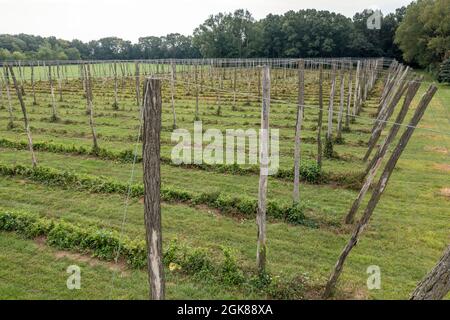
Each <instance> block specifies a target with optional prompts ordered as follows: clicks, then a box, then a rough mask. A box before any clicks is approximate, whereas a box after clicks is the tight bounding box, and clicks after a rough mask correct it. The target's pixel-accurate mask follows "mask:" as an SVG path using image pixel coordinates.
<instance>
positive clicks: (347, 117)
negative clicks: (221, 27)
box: [344, 62, 353, 131]
mask: <svg viewBox="0 0 450 320" xmlns="http://www.w3.org/2000/svg"><path fill="white" fill-rule="evenodd" d="M352 71H353V63H352V62H350V63H349V69H348V96H347V112H346V114H345V127H344V130H345V131H350V106H351V104H352V73H353V72H352Z"/></svg>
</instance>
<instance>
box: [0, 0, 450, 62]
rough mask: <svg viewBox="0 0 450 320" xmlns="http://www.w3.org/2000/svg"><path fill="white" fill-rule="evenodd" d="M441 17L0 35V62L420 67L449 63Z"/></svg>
mask: <svg viewBox="0 0 450 320" xmlns="http://www.w3.org/2000/svg"><path fill="white" fill-rule="evenodd" d="M449 11H450V0H419V1H416V2H412V3H411V4H410V5H409V6H408V7H407V8H406V7H402V8H399V9H397V10H396V11H395V12H394V13H390V14H387V15H385V16H382V20H381V28H380V29H368V28H367V19H368V18H369V17H370V16H371V15H372V13H373V12H372V11H371V10H364V11H363V12H360V13H356V14H355V15H354V16H353V18H352V19H350V18H347V17H345V16H343V15H341V14H337V13H333V12H329V11H317V10H313V9H307V10H300V11H297V12H294V11H288V12H286V13H285V14H283V15H272V14H269V15H267V16H266V17H265V18H264V19H261V20H255V19H254V18H253V17H252V15H251V13H250V12H248V11H246V10H242V9H240V10H236V11H235V12H234V13H219V14H216V15H211V16H210V17H209V18H208V19H207V20H206V21H204V22H203V23H202V24H201V25H200V26H199V27H197V28H196V29H195V30H194V32H193V34H192V35H190V36H185V35H182V34H178V33H173V34H168V35H166V36H163V37H155V36H148V37H141V38H139V41H138V42H137V43H132V42H130V41H127V40H123V39H120V38H117V37H107V38H102V39H99V40H93V41H89V42H87V43H84V42H82V41H80V40H76V39H75V40H72V41H67V40H62V39H57V38H55V37H47V38H45V37H40V36H33V35H27V34H18V35H8V34H3V35H0V60H26V59H38V60H66V59H68V60H78V59H96V60H103V59H153V58H155V59H156V58H201V57H204V58H209V57H223V58H234V57H240V58H251V57H269V58H273V57H343V56H346V57H350V56H358V57H377V56H385V57H392V58H396V59H398V60H404V61H406V62H409V63H412V64H418V65H420V66H423V67H427V66H430V65H431V66H435V65H437V64H438V63H440V62H441V61H443V60H444V59H445V58H448V56H449V52H450V30H449V29H450V28H449V27H448V25H450V21H449V19H450V12H449ZM418 40H419V41H418Z"/></svg>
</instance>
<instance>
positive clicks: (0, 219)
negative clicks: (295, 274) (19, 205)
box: [0, 208, 305, 299]
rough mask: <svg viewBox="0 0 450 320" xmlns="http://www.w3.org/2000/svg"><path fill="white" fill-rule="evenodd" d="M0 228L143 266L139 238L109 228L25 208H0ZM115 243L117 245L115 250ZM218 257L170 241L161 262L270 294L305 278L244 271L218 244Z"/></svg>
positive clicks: (300, 290)
mask: <svg viewBox="0 0 450 320" xmlns="http://www.w3.org/2000/svg"><path fill="white" fill-rule="evenodd" d="M0 231H9V232H16V233H18V234H20V235H22V236H24V237H26V238H29V239H33V238H37V237H46V243H47V244H48V245H50V246H52V247H56V248H58V249H63V250H69V251H75V252H81V253H85V254H86V253H91V254H92V255H93V256H94V257H97V258H99V259H102V260H107V261H112V260H115V259H116V258H117V259H119V260H125V261H126V263H127V265H128V266H129V267H131V268H134V269H142V268H144V267H146V265H147V250H146V244H145V241H143V240H130V239H128V238H127V237H125V236H119V234H118V233H117V232H115V231H109V230H106V229H98V228H94V227H88V228H86V227H81V226H78V225H74V224H71V223H67V222H64V221H56V220H51V219H46V218H43V217H40V216H38V215H36V214H31V213H27V212H15V211H10V210H5V209H2V208H0ZM119 248H120V250H119ZM221 249H222V253H223V256H222V258H221V259H220V260H219V261H215V260H213V259H211V258H210V256H209V251H208V250H207V249H204V248H191V247H189V246H187V245H184V244H180V243H179V242H178V241H177V240H172V241H170V243H169V245H168V246H167V247H166V248H164V249H163V263H164V265H165V266H166V267H168V268H169V270H170V271H171V272H183V273H185V274H188V275H193V276H195V277H198V279H202V280H210V281H214V282H220V283H222V284H224V285H229V286H239V287H241V288H244V289H246V290H251V291H254V290H255V289H256V290H260V291H261V292H262V293H264V294H267V295H268V296H269V297H271V298H286V299H299V298H303V295H304V290H305V283H304V282H303V281H301V282H299V281H298V279H294V280H286V279H279V280H278V278H272V277H271V276H270V275H269V274H263V275H252V274H251V273H245V272H244V271H243V270H242V269H241V268H240V267H239V264H238V262H237V260H236V258H235V254H234V251H233V250H232V249H230V248H227V247H222V248H221Z"/></svg>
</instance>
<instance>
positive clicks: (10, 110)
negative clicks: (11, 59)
mask: <svg viewBox="0 0 450 320" xmlns="http://www.w3.org/2000/svg"><path fill="white" fill-rule="evenodd" d="M4 73H5V88H6V98H7V99H8V113H9V121H8V125H7V126H6V129H7V130H10V129H13V128H14V114H13V108H12V101H11V89H10V84H9V72H8V67H6V66H5V67H4Z"/></svg>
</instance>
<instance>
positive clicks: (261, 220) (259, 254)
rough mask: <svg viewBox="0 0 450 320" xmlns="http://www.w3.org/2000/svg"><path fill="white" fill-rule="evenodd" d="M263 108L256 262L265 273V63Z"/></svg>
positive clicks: (265, 71)
mask: <svg viewBox="0 0 450 320" xmlns="http://www.w3.org/2000/svg"><path fill="white" fill-rule="evenodd" d="M262 92H263V96H262V108H261V134H260V137H259V139H260V144H259V145H260V151H259V152H260V173H259V192H258V212H257V214H256V224H257V226H258V243H257V251H256V263H257V266H258V271H259V272H260V273H263V272H264V271H265V269H266V206H267V204H266V198H267V177H268V170H269V112H270V69H269V66H267V65H265V66H263V69H262Z"/></svg>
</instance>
